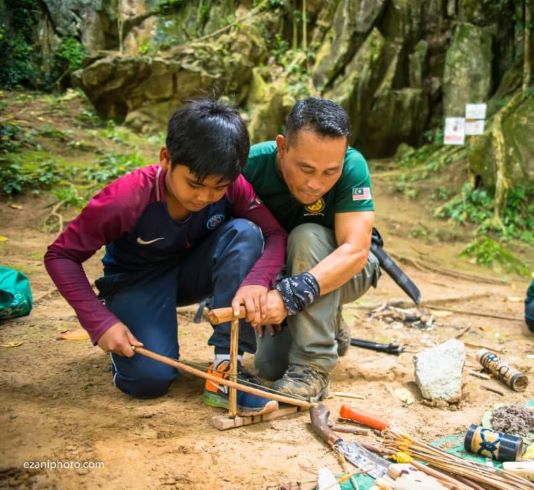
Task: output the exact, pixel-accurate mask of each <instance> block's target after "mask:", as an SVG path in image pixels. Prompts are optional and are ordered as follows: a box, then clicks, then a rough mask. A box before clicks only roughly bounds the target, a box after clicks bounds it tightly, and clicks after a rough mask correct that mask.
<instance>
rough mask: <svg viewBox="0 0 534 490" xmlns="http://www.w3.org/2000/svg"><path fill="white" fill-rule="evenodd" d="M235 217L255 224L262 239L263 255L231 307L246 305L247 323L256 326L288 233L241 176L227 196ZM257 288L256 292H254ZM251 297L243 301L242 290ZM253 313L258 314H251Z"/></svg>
mask: <svg viewBox="0 0 534 490" xmlns="http://www.w3.org/2000/svg"><path fill="white" fill-rule="evenodd" d="M228 197H229V198H230V202H231V203H232V211H233V214H234V216H237V217H240V218H245V219H248V220H250V221H252V222H253V223H255V224H256V225H257V226H258V227H259V228H260V229H261V231H262V233H263V237H264V239H265V248H264V252H263V255H262V256H261V257H260V258H259V259H258V261H257V262H256V264H254V267H252V269H251V270H250V272H249V273H248V275H247V277H246V278H245V279H244V281H243V282H242V284H241V288H240V290H239V292H238V294H236V297H235V298H234V301H233V302H232V306H233V307H234V309H237V310H239V308H238V306H239V304H245V308H246V309H247V313H248V315H247V319H248V320H249V321H250V322H251V323H252V324H253V326H255V325H256V324H258V323H259V322H260V321H261V317H264V316H265V315H266V308H267V296H266V293H267V290H268V289H270V288H271V286H272V285H273V283H274V280H275V278H276V275H277V274H278V273H279V272H280V270H281V268H282V266H283V265H284V261H285V253H286V245H287V232H286V231H285V230H284V229H283V228H282V226H281V225H280V224H279V223H278V221H276V219H275V218H274V216H273V215H272V214H271V212H270V211H269V210H268V209H267V207H266V206H265V205H264V204H263V203H262V202H261V201H260V199H259V198H258V197H257V196H256V193H255V192H254V190H253V188H252V186H251V184H250V183H249V182H247V181H246V180H245V178H244V177H243V176H240V177H239V178H238V179H237V180H236V182H235V183H234V184H233V185H232V187H231V189H230V192H229V196H228ZM253 287H256V289H253ZM244 288H247V290H248V291H247V293H251V296H249V297H248V298H245V297H242V296H241V295H242V292H243V289H244ZM253 310H258V311H257V312H256V313H254V311H253Z"/></svg>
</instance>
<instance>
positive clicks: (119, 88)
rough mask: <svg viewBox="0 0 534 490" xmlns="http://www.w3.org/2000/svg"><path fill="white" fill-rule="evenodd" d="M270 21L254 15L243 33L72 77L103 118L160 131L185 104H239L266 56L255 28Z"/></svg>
mask: <svg viewBox="0 0 534 490" xmlns="http://www.w3.org/2000/svg"><path fill="white" fill-rule="evenodd" d="M260 17H261V18H260ZM272 20H273V17H272V16H270V15H268V14H265V15H263V16H260V15H258V18H257V19H256V23H255V24H249V25H248V26H247V27H248V28H247V29H238V30H234V31H232V32H230V33H228V34H223V35H221V36H219V37H218V38H217V39H216V40H210V41H208V42H196V43H190V44H188V45H185V46H178V47H176V48H173V49H171V50H168V51H166V52H165V53H162V55H161V56H159V57H148V56H144V57H143V56H141V57H133V56H120V55H113V56H107V57H105V58H103V59H100V60H97V61H96V62H94V63H92V64H91V65H89V66H88V67H87V68H85V69H83V70H80V71H78V72H76V73H75V74H74V77H75V80H76V82H77V84H78V85H79V86H80V87H81V88H82V89H83V90H84V92H85V93H86V94H87V96H88V98H89V100H91V102H92V103H93V105H94V106H95V108H96V110H97V112H98V113H99V114H100V115H101V116H103V117H106V118H113V119H115V120H117V121H123V120H126V122H128V123H130V124H132V125H134V126H137V127H141V128H147V126H149V125H152V126H154V127H156V128H161V127H164V124H165V123H166V121H167V119H168V118H169V116H170V115H171V114H172V113H173V112H174V110H176V108H177V107H179V106H180V105H181V103H182V102H183V101H184V100H186V99H190V98H194V97H199V96H206V95H209V94H213V93H215V92H218V93H221V94H231V95H232V97H233V99H234V101H235V102H236V103H237V104H241V103H243V102H244V101H245V100H246V97H247V95H248V91H249V84H250V79H251V77H252V69H253V67H254V66H255V65H256V64H260V63H262V62H264V61H265V57H266V54H267V48H266V44H265V41H264V39H263V36H262V33H261V30H260V28H259V27H258V26H260V25H266V24H267V25H268V24H269V23H270V22H271V21H272Z"/></svg>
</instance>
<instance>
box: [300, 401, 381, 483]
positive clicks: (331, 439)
mask: <svg viewBox="0 0 534 490" xmlns="http://www.w3.org/2000/svg"><path fill="white" fill-rule="evenodd" d="M329 416H330V410H329V409H328V407H327V406H326V405H324V404H323V403H319V404H318V405H317V406H315V407H312V408H311V409H310V417H311V423H312V427H313V430H314V431H315V433H316V434H317V435H318V436H319V437H320V438H321V439H322V440H323V441H325V442H326V443H327V444H328V445H329V446H331V447H332V448H333V449H334V450H335V451H336V452H338V453H339V454H341V455H342V456H343V457H344V458H345V459H346V460H347V461H348V462H349V463H351V464H353V465H354V466H356V467H357V468H359V469H360V470H362V471H364V472H365V473H367V474H368V475H369V476H371V477H373V478H375V479H376V478H380V477H382V476H384V475H385V474H386V473H387V470H388V468H389V466H390V464H391V463H390V462H389V461H387V460H386V459H384V458H382V457H380V456H378V455H377V454H374V453H372V452H371V451H369V450H368V449H365V448H364V447H363V446H361V445H360V444H358V443H357V442H345V441H344V440H343V439H341V437H339V436H338V435H337V434H336V433H335V432H334V431H333V430H332V429H330V427H328V417H329Z"/></svg>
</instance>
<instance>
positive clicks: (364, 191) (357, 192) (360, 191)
mask: <svg viewBox="0 0 534 490" xmlns="http://www.w3.org/2000/svg"><path fill="white" fill-rule="evenodd" d="M367 199H371V188H370V187H353V188H352V200H353V201H367Z"/></svg>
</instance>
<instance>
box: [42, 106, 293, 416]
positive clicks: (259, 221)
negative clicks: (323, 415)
mask: <svg viewBox="0 0 534 490" xmlns="http://www.w3.org/2000/svg"><path fill="white" fill-rule="evenodd" d="M248 150H249V139H248V133H247V130H246V127H245V125H244V123H243V121H242V120H241V118H240V117H239V114H238V113H237V111H235V110H234V109H232V108H230V107H229V106H227V105H224V104H220V103H217V102H215V101H212V100H206V99H204V100H197V101H192V102H190V103H188V104H186V105H185V106H183V107H182V108H180V109H179V110H178V111H177V112H176V113H175V114H174V115H173V116H172V117H171V119H170V121H169V125H168V133H167V139H166V146H165V147H163V148H161V150H160V162H159V165H152V166H149V167H145V168H141V169H138V170H136V171H134V172H132V173H130V174H127V175H124V176H123V177H121V178H119V179H117V180H116V181H114V182H112V183H111V184H110V185H108V186H107V187H106V188H104V189H103V190H102V191H101V192H100V193H98V194H97V195H96V196H95V197H94V198H93V199H92V200H91V201H90V202H89V204H88V205H87V207H86V208H85V209H84V210H83V211H82V212H81V214H80V215H79V216H78V217H77V218H76V219H75V220H74V221H73V222H72V223H71V224H70V225H69V226H68V227H67V228H66V229H65V231H64V232H63V233H62V234H61V235H60V236H59V237H58V238H57V239H56V241H55V242H54V243H53V244H52V245H51V246H50V247H49V248H48V251H47V253H46V255H45V265H46V268H47V270H48V273H49V274H50V276H51V277H52V279H53V280H54V282H55V284H56V285H57V287H58V289H59V291H60V292H61V294H62V295H63V296H64V297H65V299H66V300H67V301H68V302H69V304H70V305H71V306H72V307H73V308H74V310H75V311H76V314H77V315H78V318H79V320H80V323H81V325H82V326H83V327H84V328H85V329H86V330H87V331H88V332H89V335H90V337H91V340H92V341H93V343H94V344H98V345H99V347H100V348H101V349H102V350H104V351H105V352H109V353H110V354H111V362H112V371H113V382H114V383H115V385H116V386H117V387H118V388H119V389H120V390H122V391H123V392H124V393H127V394H128V395H131V396H134V397H139V398H150V397H157V396H161V395H163V394H164V393H166V392H167V390H168V387H169V385H170V383H171V381H172V380H173V379H174V378H176V376H177V375H178V372H177V371H176V370H175V369H173V368H170V367H168V366H166V365H164V364H161V363H159V362H156V361H153V360H151V359H147V358H144V357H141V356H134V351H133V349H132V346H141V345H144V346H145V347H146V348H148V349H151V350H154V351H156V352H158V353H159V354H162V355H165V356H169V357H172V358H178V357H179V346H178V337H177V318H176V306H177V305H178V306H180V305H187V304H191V303H195V302H197V301H199V300H200V299H202V298H204V297H206V296H209V295H213V307H214V308H220V307H224V306H228V305H229V304H230V302H231V303H232V307H233V308H234V310H235V309H239V306H240V305H241V304H243V305H245V307H246V309H247V319H248V321H250V322H251V323H252V325H258V324H259V323H260V321H261V318H262V317H265V316H266V297H267V290H268V289H269V288H270V286H271V285H272V283H273V281H274V279H275V276H276V274H277V273H278V271H279V270H280V268H281V266H282V264H283V261H284V254H285V246H286V238H287V236H286V232H285V231H284V230H283V229H282V228H281V227H280V226H279V225H278V223H277V222H276V220H275V219H274V218H273V217H272V215H271V214H270V213H269V211H268V210H267V209H266V208H265V206H263V204H262V203H261V202H260V201H259V200H258V199H257V198H256V195H255V193H254V191H253V189H252V187H251V186H250V184H249V183H248V182H247V181H246V180H245V179H244V178H243V177H242V176H240V172H241V168H242V167H243V165H244V164H245V161H246V159H247V154H248ZM230 217H234V218H236V219H231V220H229V218H230ZM256 225H257V226H256ZM258 227H259V228H261V232H263V236H264V237H265V250H263V246H264V243H263V238H262V233H261V232H260V229H259V228H258ZM102 245H105V246H106V254H105V257H104V259H103V264H104V277H102V278H100V279H98V280H97V281H96V286H97V288H98V290H99V292H100V299H99V298H98V297H97V296H96V295H95V293H94V292H93V290H92V289H91V286H90V284H89V282H88V280H87V277H86V276H85V273H84V271H83V268H82V265H81V264H82V262H83V261H85V260H87V259H88V258H89V257H90V256H91V255H93V254H94V253H95V252H96V251H97V250H98V249H99V248H100V247H101V246H102ZM232 298H233V299H232ZM101 300H103V302H101ZM229 332H230V326H229V324H222V325H218V326H216V327H214V331H213V334H212V336H211V337H210V339H209V342H208V344H209V345H212V346H214V348H215V360H214V364H213V366H210V371H211V372H212V373H213V374H215V375H216V376H220V377H223V376H224V377H226V376H227V371H228V367H229V362H228V359H229V346H230V339H229V336H230V334H229ZM238 350H239V355H240V360H241V356H242V354H243V353H244V352H250V353H253V352H255V350H256V344H255V334H254V330H253V329H252V328H250V326H249V325H247V324H244V322H242V324H241V326H240V335H239V349H238ZM240 364H241V363H240V362H239V365H240ZM239 371H240V373H239V377H240V378H241V380H245V381H246V380H249V381H250V375H248V373H246V372H245V371H244V370H243V369H242V368H241V365H240V369H239ZM224 388H225V387H224V386H221V387H219V385H217V384H215V383H209V382H208V383H206V388H205V391H204V400H205V402H206V403H207V404H209V405H211V406H219V407H226V406H228V395H227V390H225V389H224ZM276 408H277V403H276V402H274V401H270V400H267V399H265V398H262V397H258V396H253V395H249V394H246V393H243V392H238V409H239V411H240V413H241V414H243V415H248V414H260V413H267V412H270V411H273V410H276Z"/></svg>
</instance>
